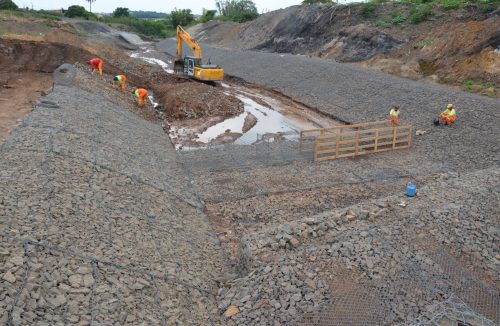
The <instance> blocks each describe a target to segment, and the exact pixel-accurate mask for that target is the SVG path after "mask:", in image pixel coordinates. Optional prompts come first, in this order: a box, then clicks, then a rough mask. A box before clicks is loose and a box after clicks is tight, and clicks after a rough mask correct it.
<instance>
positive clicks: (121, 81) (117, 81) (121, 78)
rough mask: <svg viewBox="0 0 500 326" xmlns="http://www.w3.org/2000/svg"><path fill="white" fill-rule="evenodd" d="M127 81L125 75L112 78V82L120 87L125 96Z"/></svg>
mask: <svg viewBox="0 0 500 326" xmlns="http://www.w3.org/2000/svg"><path fill="white" fill-rule="evenodd" d="M126 81H127V77H125V75H118V76H115V78H113V82H114V83H115V84H117V85H118V87H120V90H121V91H122V93H124V94H125V82H126Z"/></svg>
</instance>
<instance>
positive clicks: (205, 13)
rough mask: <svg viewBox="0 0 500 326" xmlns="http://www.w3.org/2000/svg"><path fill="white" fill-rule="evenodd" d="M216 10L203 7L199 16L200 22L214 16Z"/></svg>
mask: <svg viewBox="0 0 500 326" xmlns="http://www.w3.org/2000/svg"><path fill="white" fill-rule="evenodd" d="M216 14H217V10H206V9H203V15H201V17H200V23H207V22H209V21H211V20H213V19H214V18H215V15H216Z"/></svg>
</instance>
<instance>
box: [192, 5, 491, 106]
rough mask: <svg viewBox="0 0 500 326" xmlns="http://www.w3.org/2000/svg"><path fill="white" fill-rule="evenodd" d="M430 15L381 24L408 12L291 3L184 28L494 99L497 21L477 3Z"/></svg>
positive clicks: (206, 37)
mask: <svg viewBox="0 0 500 326" xmlns="http://www.w3.org/2000/svg"><path fill="white" fill-rule="evenodd" d="M432 11H433V16H432V17H430V18H429V19H428V20H426V21H423V22H421V23H418V24H411V23H409V21H407V22H405V23H402V24H390V23H389V24H388V26H389V27H388V28H382V27H379V25H378V24H379V22H380V21H381V20H383V21H386V22H390V21H391V19H392V16H393V15H396V14H397V15H399V16H398V17H409V15H410V7H409V6H404V5H401V4H394V3H385V4H380V5H377V6H376V7H374V11H373V12H372V13H371V14H369V15H368V17H366V15H365V16H363V13H362V6H361V5H351V6H346V5H333V6H331V5H320V4H315V5H308V6H293V7H289V8H286V9H282V10H277V11H273V12H270V13H267V14H264V15H262V16H260V17H259V18H257V19H255V20H253V21H251V22H247V23H244V24H235V23H225V22H215V21H213V22H209V23H207V24H204V25H200V26H195V27H193V28H192V29H191V30H190V31H191V32H192V33H193V34H194V35H196V37H197V38H198V39H199V40H201V41H202V42H205V43H207V44H210V45H213V46H219V47H226V48H234V49H258V50H264V51H268V52H280V53H292V54H301V55H310V56H317V57H320V58H325V59H332V60H336V61H340V62H357V63H358V65H360V66H363V67H368V68H372V69H376V70H380V71H383V72H386V73H390V74H395V75H398V76H403V77H407V78H412V79H422V78H425V79H428V80H431V81H436V82H442V83H446V84H451V85H457V86H460V87H461V88H465V89H466V90H468V91H471V92H475V93H481V94H484V95H488V96H499V95H498V88H499V86H500V81H499V79H498V76H499V75H500V74H499V73H498V69H499V67H500V63H499V60H500V55H499V54H498V50H497V52H495V50H496V49H497V48H498V47H499V42H500V41H499V38H498V37H499V35H500V30H499V26H500V17H499V16H498V10H497V11H496V12H490V13H488V12H487V11H485V10H484V8H483V7H482V6H481V5H469V6H467V7H466V8H464V9H458V10H444V9H443V8H441V7H439V6H434V7H433V8H432Z"/></svg>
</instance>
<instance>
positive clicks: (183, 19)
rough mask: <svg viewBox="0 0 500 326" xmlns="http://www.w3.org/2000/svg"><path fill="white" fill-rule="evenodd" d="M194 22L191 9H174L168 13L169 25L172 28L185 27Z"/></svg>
mask: <svg viewBox="0 0 500 326" xmlns="http://www.w3.org/2000/svg"><path fill="white" fill-rule="evenodd" d="M192 22H194V15H193V14H192V13H191V9H175V10H174V11H172V12H171V13H170V24H171V25H172V27H173V28H176V27H177V25H181V26H187V25H189V24H191V23H192Z"/></svg>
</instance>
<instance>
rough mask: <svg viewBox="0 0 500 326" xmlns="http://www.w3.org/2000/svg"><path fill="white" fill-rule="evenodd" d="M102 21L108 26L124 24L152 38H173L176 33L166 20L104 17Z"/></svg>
mask: <svg viewBox="0 0 500 326" xmlns="http://www.w3.org/2000/svg"><path fill="white" fill-rule="evenodd" d="M100 21H102V22H105V23H107V24H124V25H127V26H129V27H130V29H131V30H132V31H133V32H136V33H138V34H142V35H145V36H150V37H172V36H175V34H176V31H175V29H173V28H172V26H171V25H170V22H169V21H167V20H166V19H160V20H150V19H138V18H135V17H119V18H116V17H110V16H107V17H103V18H101V19H100Z"/></svg>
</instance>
